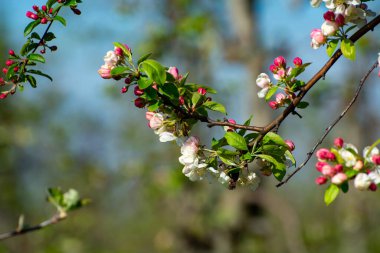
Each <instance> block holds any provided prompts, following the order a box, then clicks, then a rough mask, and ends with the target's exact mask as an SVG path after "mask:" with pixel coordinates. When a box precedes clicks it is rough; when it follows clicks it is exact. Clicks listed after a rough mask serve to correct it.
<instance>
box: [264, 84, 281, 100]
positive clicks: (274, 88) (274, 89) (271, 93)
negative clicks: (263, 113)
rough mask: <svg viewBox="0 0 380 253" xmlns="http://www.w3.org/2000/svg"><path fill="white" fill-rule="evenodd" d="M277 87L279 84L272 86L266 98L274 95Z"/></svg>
mask: <svg viewBox="0 0 380 253" xmlns="http://www.w3.org/2000/svg"><path fill="white" fill-rule="evenodd" d="M277 89H278V87H277V86H273V87H271V88H270V89H269V90H268V93H267V95H266V96H265V100H266V101H268V100H269V99H270V98H271V97H272V96H273V95H274V93H276V91H277Z"/></svg>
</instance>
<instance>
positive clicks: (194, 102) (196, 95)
mask: <svg viewBox="0 0 380 253" xmlns="http://www.w3.org/2000/svg"><path fill="white" fill-rule="evenodd" d="M201 98H203V96H202V95H201V94H199V93H198V92H194V93H193V96H192V97H191V103H192V105H193V107H196V106H197V104H198V102H199V100H200V99H201Z"/></svg>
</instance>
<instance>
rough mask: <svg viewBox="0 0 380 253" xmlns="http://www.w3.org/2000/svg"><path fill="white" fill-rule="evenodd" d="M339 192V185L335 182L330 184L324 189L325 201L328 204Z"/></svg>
mask: <svg viewBox="0 0 380 253" xmlns="http://www.w3.org/2000/svg"><path fill="white" fill-rule="evenodd" d="M338 194H339V187H338V186H337V185H335V184H330V186H329V187H328V188H327V189H326V191H325V203H326V205H327V206H328V205H330V204H331V203H332V202H333V201H334V200H335V199H336V197H338Z"/></svg>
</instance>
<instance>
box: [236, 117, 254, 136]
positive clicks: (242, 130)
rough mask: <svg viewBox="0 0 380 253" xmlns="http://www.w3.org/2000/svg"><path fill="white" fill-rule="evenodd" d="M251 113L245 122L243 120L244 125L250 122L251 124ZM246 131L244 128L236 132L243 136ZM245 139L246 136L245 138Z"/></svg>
mask: <svg viewBox="0 0 380 253" xmlns="http://www.w3.org/2000/svg"><path fill="white" fill-rule="evenodd" d="M252 117H253V116H252V115H251V116H250V117H249V119H247V120H246V121H245V122H244V124H243V125H244V126H249V125H250V124H251V120H252ZM246 132H247V130H245V129H240V130H239V131H238V134H240V135H241V136H244V135H245V133H246ZM245 139H246V140H247V138H245Z"/></svg>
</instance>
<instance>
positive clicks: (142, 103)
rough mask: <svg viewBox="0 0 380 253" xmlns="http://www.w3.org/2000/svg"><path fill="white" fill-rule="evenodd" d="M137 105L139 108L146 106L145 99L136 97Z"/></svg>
mask: <svg viewBox="0 0 380 253" xmlns="http://www.w3.org/2000/svg"><path fill="white" fill-rule="evenodd" d="M135 106H136V107H138V108H143V107H144V106H145V99H143V98H136V99H135Z"/></svg>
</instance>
